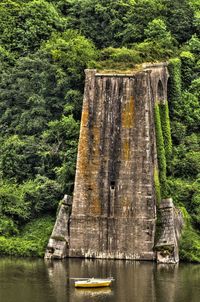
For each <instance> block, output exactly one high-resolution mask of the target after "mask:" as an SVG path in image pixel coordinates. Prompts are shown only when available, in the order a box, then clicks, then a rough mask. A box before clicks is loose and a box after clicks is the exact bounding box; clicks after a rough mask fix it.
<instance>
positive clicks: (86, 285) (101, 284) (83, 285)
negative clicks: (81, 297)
mask: <svg viewBox="0 0 200 302" xmlns="http://www.w3.org/2000/svg"><path fill="white" fill-rule="evenodd" d="M110 284H111V281H103V282H91V283H90V282H88V283H87V282H84V283H83V282H75V287H76V288H77V287H79V288H80V287H81V288H94V287H106V286H110Z"/></svg>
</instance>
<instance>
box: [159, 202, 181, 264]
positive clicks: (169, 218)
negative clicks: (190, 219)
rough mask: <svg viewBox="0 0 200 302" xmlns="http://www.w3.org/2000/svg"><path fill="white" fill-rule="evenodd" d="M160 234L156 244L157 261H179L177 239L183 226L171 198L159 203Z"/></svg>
mask: <svg viewBox="0 0 200 302" xmlns="http://www.w3.org/2000/svg"><path fill="white" fill-rule="evenodd" d="M160 214H161V224H162V226H161V236H160V239H159V241H158V243H157V244H156V251H157V256H156V258H157V262H158V263H177V262H179V250H178V241H179V238H180V235H181V229H182V227H183V217H182V214H181V212H180V210H178V209H176V208H175V207H174V205H173V201H172V199H171V198H168V199H164V200H162V203H161V205H160Z"/></svg>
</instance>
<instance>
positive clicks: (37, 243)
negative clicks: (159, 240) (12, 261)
mask: <svg viewBox="0 0 200 302" xmlns="http://www.w3.org/2000/svg"><path fill="white" fill-rule="evenodd" d="M159 61H168V62H169V71H170V80H169V92H168V95H169V99H168V105H169V115H170V124H171V133H172V143H173V147H171V141H170V140H168V138H167V137H168V134H167V133H168V130H167V127H169V124H168V123H167V124H166V133H165V134H166V140H165V142H164V143H165V144H166V145H165V150H168V151H167V154H165V155H166V160H167V179H164V180H163V182H164V185H165V188H164V190H165V194H168V195H171V196H172V197H173V200H174V202H175V204H176V206H178V207H180V208H182V211H183V213H184V217H185V221H186V222H185V228H184V232H183V236H182V240H181V244H180V249H181V250H180V256H181V259H182V260H184V261H196V262H200V233H199V230H200V131H199V130H200V73H199V71H200V0H182V1H180V0H52V1H51V0H46V1H45V0H30V1H29V0H15V1H14V0H2V1H1V2H0V255H1V254H9V255H18V256H42V255H43V253H44V249H45V245H46V243H47V240H48V236H49V234H50V233H51V229H52V226H53V223H54V220H55V216H56V209H57V206H58V204H59V201H60V200H61V199H62V197H63V195H64V194H71V193H72V192H73V183H74V174H75V164H76V154H77V143H78V136H79V124H80V116H81V106H82V96H83V88H84V69H85V68H97V69H112V68H115V69H117V70H122V69H128V70H130V69H132V68H133V67H134V66H135V65H136V64H141V63H143V62H159ZM166 114H168V112H166V108H160V116H161V118H162V117H163V118H165V116H166ZM164 139H165V137H164ZM171 148H172V150H171Z"/></svg>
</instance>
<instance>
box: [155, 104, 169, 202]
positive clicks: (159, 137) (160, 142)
mask: <svg viewBox="0 0 200 302" xmlns="http://www.w3.org/2000/svg"><path fill="white" fill-rule="evenodd" d="M154 116H155V130H156V147H157V156H158V168H159V180H160V191H161V198H166V197H167V182H166V166H167V165H166V157H165V146H164V139H163V134H162V126H161V118H160V110H159V105H158V104H156V105H155V108H154Z"/></svg>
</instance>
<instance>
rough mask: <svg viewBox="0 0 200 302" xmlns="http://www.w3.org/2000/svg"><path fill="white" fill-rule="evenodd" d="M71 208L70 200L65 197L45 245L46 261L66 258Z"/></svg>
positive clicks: (68, 197)
mask: <svg viewBox="0 0 200 302" xmlns="http://www.w3.org/2000/svg"><path fill="white" fill-rule="evenodd" d="M71 207H72V198H71V197H70V196H68V195H65V196H64V199H63V200H62V203H61V205H60V207H59V210H58V215H57V218H56V223H55V226H54V228H53V231H52V234H51V237H50V239H49V242H48V245H47V249H46V252H45V258H46V259H52V258H58V259H62V258H65V257H67V256H68V252H69V222H70V214H71Z"/></svg>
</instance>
